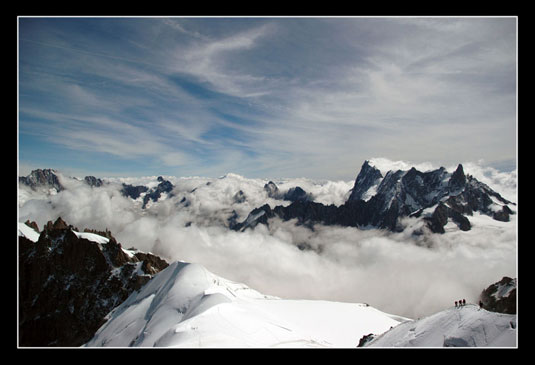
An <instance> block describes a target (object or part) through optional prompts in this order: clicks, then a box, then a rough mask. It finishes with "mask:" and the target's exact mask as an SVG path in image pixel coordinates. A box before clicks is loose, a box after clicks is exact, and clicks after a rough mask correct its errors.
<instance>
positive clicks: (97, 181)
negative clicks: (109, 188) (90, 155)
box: [84, 176, 104, 188]
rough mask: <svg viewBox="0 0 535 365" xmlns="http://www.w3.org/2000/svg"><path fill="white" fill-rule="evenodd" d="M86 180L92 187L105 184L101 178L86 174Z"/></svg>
mask: <svg viewBox="0 0 535 365" xmlns="http://www.w3.org/2000/svg"><path fill="white" fill-rule="evenodd" d="M84 181H85V183H86V184H87V185H89V186H91V187H96V188H98V187H101V186H102V185H104V182H103V181H102V180H101V179H99V178H96V177H94V176H86V177H84Z"/></svg>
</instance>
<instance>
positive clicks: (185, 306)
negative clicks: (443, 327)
mask: <svg viewBox="0 0 535 365" xmlns="http://www.w3.org/2000/svg"><path fill="white" fill-rule="evenodd" d="M403 320H406V318H401V317H398V316H393V315H389V314H387V313H383V312H381V311H379V310H377V309H375V308H373V307H370V306H368V305H366V304H358V303H341V302H328V301H314V300H284V299H279V298H277V297H272V296H266V295H263V294H261V293H259V292H257V291H255V290H252V289H250V288H248V287H247V286H245V285H243V284H239V283H235V282H232V281H229V280H226V279H223V278H221V277H219V276H217V275H214V274H212V273H211V272H209V271H208V270H206V268H204V267H203V266H201V265H198V264H188V263H184V262H179V261H177V262H175V263H173V264H171V265H170V266H169V267H168V268H166V269H165V270H163V271H161V272H160V273H159V274H157V275H156V276H155V277H154V278H153V279H152V280H151V281H150V282H149V283H148V284H147V285H145V286H144V287H143V288H142V289H141V290H140V291H139V292H135V293H133V294H132V295H130V297H129V298H128V299H127V300H126V301H125V302H124V303H123V304H121V305H120V306H119V307H117V308H116V309H115V310H113V311H112V312H111V313H110V314H109V315H108V321H107V323H106V324H104V325H103V326H102V327H101V328H100V329H99V330H98V331H97V333H96V334H95V336H94V338H93V339H92V340H91V341H89V342H88V343H87V344H86V345H85V346H87V347H92V346H111V347H124V346H134V347H138V346H139V347H146V346H150V347H239V348H243V347H256V348H259V347H261V348H264V347H356V345H357V344H358V342H359V339H360V338H361V337H362V336H363V335H365V334H368V333H370V332H373V333H382V332H384V331H386V330H388V329H389V328H391V327H392V326H397V325H398V324H399V323H401V322H402V321H403Z"/></svg>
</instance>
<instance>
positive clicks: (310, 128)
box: [18, 17, 517, 180]
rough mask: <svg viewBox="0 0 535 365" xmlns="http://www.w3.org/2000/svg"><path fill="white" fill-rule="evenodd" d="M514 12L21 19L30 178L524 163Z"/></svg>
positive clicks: (22, 133) (22, 105)
mask: <svg viewBox="0 0 535 365" xmlns="http://www.w3.org/2000/svg"><path fill="white" fill-rule="evenodd" d="M516 37H517V19H516V18H514V17H497V18H496V17H494V18H492V17H490V18H489V17H485V18H474V17H460V18H459V17H446V18H444V17H424V18H422V17H380V18H370V17H364V18H362V17H339V18H332V17H313V18H306V17H297V18H295V17H265V18H264V17H254V18H244V17H231V18H221V17H209V18H201V17H171V18H163V17H156V18H146V17H122V18H108V17H100V18H86V17H59V18H46V17H21V18H19V20H18V45H19V49H18V52H19V53H18V78H19V90H18V97H19V100H18V102H19V115H18V116H19V120H18V138H19V145H18V154H19V172H20V174H21V175H22V174H25V173H27V172H29V171H30V170H31V169H33V168H56V169H59V170H61V171H65V172H67V173H71V174H73V175H76V176H85V175H95V176H147V175H174V176H192V175H194V176H209V177H217V176H221V175H224V174H225V173H228V172H233V173H237V174H241V175H244V176H246V177H251V178H252V177H262V178H271V177H273V178H275V177H309V178H322V179H345V180H351V179H354V178H355V177H356V174H357V173H358V170H359V169H360V166H361V165H362V163H363V161H364V160H365V159H369V158H372V157H385V158H388V159H391V160H405V161H411V162H415V163H419V162H431V163H433V164H435V165H442V166H451V165H455V164H457V163H459V162H465V161H479V160H483V161H484V162H485V163H486V164H488V165H494V166H499V167H502V168H505V169H511V168H514V167H515V163H516V153H517V152H516V137H517V135H516V133H517V132H516V102H517V100H516V83H517V64H516V57H517V50H516V47H517V39H516Z"/></svg>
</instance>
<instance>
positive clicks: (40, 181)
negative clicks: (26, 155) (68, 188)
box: [19, 169, 65, 192]
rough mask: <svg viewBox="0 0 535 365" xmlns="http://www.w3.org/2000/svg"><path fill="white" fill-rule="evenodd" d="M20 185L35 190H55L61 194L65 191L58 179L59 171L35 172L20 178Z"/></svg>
mask: <svg viewBox="0 0 535 365" xmlns="http://www.w3.org/2000/svg"><path fill="white" fill-rule="evenodd" d="M19 183H21V184H24V185H27V186H29V187H31V188H32V189H33V190H36V189H38V188H42V187H44V188H54V189H56V191H58V192H59V191H62V190H64V189H65V188H64V187H63V185H61V183H60V181H59V179H58V176H57V171H56V170H52V169H43V170H42V169H37V170H33V171H32V172H31V173H30V174H29V175H28V176H19Z"/></svg>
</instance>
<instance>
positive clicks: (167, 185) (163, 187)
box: [142, 176, 174, 208]
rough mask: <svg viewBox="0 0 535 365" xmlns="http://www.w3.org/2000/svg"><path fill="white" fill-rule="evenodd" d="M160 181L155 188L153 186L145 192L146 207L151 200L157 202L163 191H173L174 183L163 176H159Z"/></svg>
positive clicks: (144, 203) (144, 201) (144, 205)
mask: <svg viewBox="0 0 535 365" xmlns="http://www.w3.org/2000/svg"><path fill="white" fill-rule="evenodd" d="M158 181H159V182H160V183H159V184H158V185H157V186H156V187H155V188H152V189H151V190H149V191H148V192H147V194H145V196H144V197H143V207H142V208H145V207H146V206H147V203H148V202H149V200H152V201H153V202H157V201H158V199H160V197H161V196H162V193H171V191H172V190H173V188H174V185H173V184H172V183H171V182H170V181H167V180H165V179H164V178H163V177H161V176H158Z"/></svg>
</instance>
